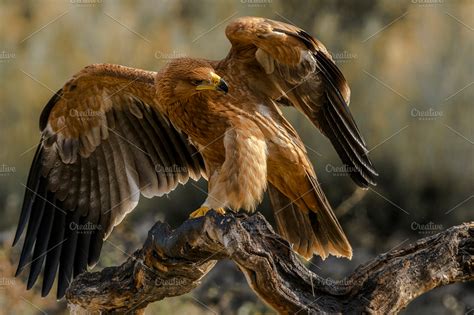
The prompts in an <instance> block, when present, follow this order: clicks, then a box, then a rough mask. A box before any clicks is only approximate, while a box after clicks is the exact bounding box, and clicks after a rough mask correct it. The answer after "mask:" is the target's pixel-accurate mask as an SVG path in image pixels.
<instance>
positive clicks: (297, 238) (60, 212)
mask: <svg viewBox="0 0 474 315" xmlns="http://www.w3.org/2000/svg"><path fill="white" fill-rule="evenodd" d="M225 34H226V36H227V38H228V39H229V41H230V43H231V44H232V47H231V49H230V51H229V53H228V54H227V56H226V57H225V58H224V59H222V60H219V61H211V60H205V59H194V58H177V59H173V60H171V61H170V62H169V63H168V64H167V65H165V66H164V67H163V68H162V69H161V70H160V71H159V72H153V71H146V70H141V69H134V68H129V67H125V66H121V65H113V64H94V65H90V66H87V67H85V68H84V69H82V70H81V71H80V72H78V73H77V74H76V75H74V76H73V77H72V78H71V79H70V80H69V81H67V82H66V83H65V84H64V86H63V87H62V88H61V89H60V90H59V91H58V92H57V93H55V95H54V96H53V97H52V98H51V99H50V101H49V102H48V103H47V104H46V106H45V107H44V109H43V111H42V113H41V116H40V121H39V127H40V130H41V142H40V144H39V145H38V147H37V150H36V153H35V155H34V158H33V162H32V165H31V168H30V172H29V175H28V180H27V183H26V186H25V187H26V189H25V196H24V201H23V206H22V209H21V213H20V218H19V223H18V228H17V231H16V235H15V237H14V241H13V246H14V245H15V244H17V242H18V241H19V239H20V238H21V235H22V234H23V232H24V231H25V229H26V236H25V238H24V243H23V248H22V251H21V254H20V258H19V263H18V269H17V272H16V275H19V274H20V273H21V272H22V271H23V270H25V269H27V267H28V268H29V276H28V281H27V289H31V288H32V287H33V285H34V284H35V282H36V281H37V279H38V276H39V275H40V273H41V271H42V270H43V282H42V290H41V293H42V296H46V295H48V293H49V292H50V290H51V288H52V286H53V282H54V280H55V279H56V277H57V279H58V280H57V281H58V282H57V283H58V285H57V297H58V299H60V298H62V297H63V296H64V294H65V292H66V289H67V288H68V286H69V284H70V282H71V280H72V279H73V278H74V277H76V276H77V275H79V274H81V273H83V272H84V271H86V270H87V268H88V267H92V266H94V265H95V264H96V263H97V261H98V259H99V255H100V251H101V248H102V245H103V242H104V240H105V239H106V238H107V237H108V236H109V234H110V233H111V231H112V229H113V228H114V226H116V225H118V224H119V223H120V222H121V221H122V220H123V219H124V217H125V216H126V215H127V213H129V212H130V211H132V210H133V209H134V208H135V207H136V205H137V203H138V200H139V197H140V195H143V196H145V197H147V198H151V197H154V196H162V195H164V194H167V193H169V192H171V191H172V190H174V189H175V188H176V187H177V186H178V185H179V184H185V183H186V182H188V180H189V179H192V180H195V181H197V180H199V179H200V178H204V179H206V180H207V182H208V194H207V198H206V199H205V200H204V202H203V204H202V206H201V207H200V208H199V209H197V210H196V211H194V212H192V213H191V214H190V217H191V218H197V217H200V216H203V215H205V214H206V213H207V212H208V211H209V210H210V209H213V210H215V211H217V212H218V213H221V214H225V213H226V211H231V210H233V211H239V210H246V211H249V212H251V211H254V210H255V208H256V206H257V205H258V204H259V203H260V202H261V200H262V196H263V195H264V193H265V191H268V194H269V197H270V200H271V204H272V207H273V210H274V215H275V222H276V226H277V230H278V232H279V233H280V234H281V235H282V236H283V237H284V238H285V239H287V240H288V241H289V243H290V244H292V248H293V249H294V251H296V252H297V253H299V254H300V255H302V256H303V257H306V258H310V257H312V256H313V255H315V254H317V255H319V256H321V257H322V258H323V259H324V258H326V257H328V255H334V256H337V257H347V258H349V259H350V258H351V257H352V248H351V246H350V244H349V241H348V240H347V238H346V236H345V234H344V232H343V229H342V227H341V225H340V224H339V222H338V220H337V218H336V216H335V214H334V212H333V210H332V208H331V205H330V204H329V202H328V200H327V199H326V197H325V195H324V192H323V190H322V189H321V186H320V184H319V183H318V180H317V177H316V173H315V170H314V168H313V165H312V163H311V161H310V159H309V158H308V155H307V151H306V148H305V145H304V143H303V142H302V140H301V138H300V137H299V135H298V133H297V132H296V130H295V128H294V127H293V126H292V125H291V124H290V123H289V122H288V120H287V119H285V117H284V116H283V114H282V111H281V107H282V106H291V107H294V108H296V109H297V110H298V111H300V112H301V113H303V115H305V116H306V117H307V118H308V119H309V120H310V121H311V122H312V123H313V124H314V126H316V127H317V128H318V129H319V130H320V131H321V133H322V134H324V135H325V136H326V137H327V138H329V140H330V142H331V143H332V145H333V146H334V148H335V150H336V151H337V153H338V155H339V157H340V158H341V160H342V162H343V163H344V165H345V167H346V169H347V170H348V171H349V174H350V176H351V178H352V179H353V180H354V182H355V183H356V184H357V185H358V186H360V187H363V188H367V187H369V186H370V185H375V184H376V177H377V176H378V174H377V172H376V170H375V169H374V167H373V165H372V163H371V161H370V160H369V158H368V149H367V145H366V142H365V141H364V138H363V137H362V135H361V133H360V131H359V129H358V127H357V125H356V122H355V121H354V118H353V116H352V115H351V112H350V110H349V107H348V106H349V99H350V89H349V86H348V84H347V82H346V80H345V79H344V76H343V74H342V73H341V71H340V70H339V69H338V67H337V66H336V64H335V63H334V61H333V59H332V57H331V55H330V54H329V53H328V51H327V49H326V48H325V47H324V45H323V44H322V43H321V42H320V41H318V40H316V39H315V38H314V37H312V36H310V35H309V34H308V33H307V32H305V31H304V30H302V29H300V28H298V27H296V26H294V25H290V24H286V23H283V22H278V21H273V20H270V19H267V18H261V17H240V18H237V19H235V20H233V21H232V22H231V23H230V24H228V26H227V27H226V30H225Z"/></svg>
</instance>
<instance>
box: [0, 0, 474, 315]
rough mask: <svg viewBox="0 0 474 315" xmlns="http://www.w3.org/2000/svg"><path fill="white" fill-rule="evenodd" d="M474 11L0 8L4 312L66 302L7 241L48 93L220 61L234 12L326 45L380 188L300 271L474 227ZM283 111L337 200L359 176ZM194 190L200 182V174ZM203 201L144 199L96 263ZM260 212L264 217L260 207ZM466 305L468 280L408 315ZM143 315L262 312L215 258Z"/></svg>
mask: <svg viewBox="0 0 474 315" xmlns="http://www.w3.org/2000/svg"><path fill="white" fill-rule="evenodd" d="M473 12H474V2H473V1H472V0H466V1H454V0H453V1H448V0H407V1H389V0H385V1H375V0H374V1H371V0H364V1H342V0H337V1H329V0H315V1H284V0H281V1H279V0H232V1H209V0H201V1H191V0H179V1H171V0H168V1H167V0H163V1H111V0H70V1H33V0H21V1H5V0H3V1H1V2H0V21H1V22H0V25H1V27H0V109H1V115H0V144H1V148H2V149H1V150H0V165H1V166H0V217H1V218H2V219H1V220H0V314H2V313H5V314H11V313H15V314H36V313H41V312H46V313H48V314H60V313H64V310H65V303H64V301H62V302H59V303H58V302H56V301H55V299H54V297H53V296H50V297H48V298H47V299H42V298H40V297H39V296H40V295H39V292H38V291H37V290H34V291H30V292H27V291H26V290H25V285H24V283H22V281H24V278H21V279H14V278H12V274H13V273H14V265H15V264H16V262H17V259H18V252H19V248H15V249H13V250H12V249H11V248H10V244H11V240H12V233H13V232H14V229H15V227H16V223H17V217H18V215H19V207H20V205H21V199H22V194H23V189H24V188H23V185H24V183H25V182H26V177H27V172H28V169H29V165H30V163H31V159H32V156H33V154H34V148H35V146H36V145H37V143H38V140H39V136H40V135H39V131H38V118H39V113H40V111H41V109H42V107H43V106H44V105H45V104H46V102H47V101H48V99H49V98H50V97H51V95H52V93H53V92H54V91H56V90H57V89H59V88H60V87H61V86H62V84H63V83H64V82H65V81H66V80H67V79H68V78H69V77H70V76H71V75H72V74H74V73H75V72H77V71H79V70H80V69H81V68H82V67H84V66H86V65H88V64H91V63H117V64H122V65H127V66H132V67H139V68H144V69H151V70H159V69H160V68H161V67H162V66H163V65H164V64H165V63H166V62H167V61H168V60H169V58H173V57H180V56H194V57H203V58H209V59H220V58H223V57H224V56H225V55H226V53H227V51H228V49H229V47H230V44H229V43H228V42H227V40H226V38H225V35H224V28H225V25H226V24H227V22H228V21H229V20H230V19H231V18H233V17H237V16H243V15H255V16H264V17H269V18H273V19H277V20H281V21H286V22H289V23H293V24H296V25H298V26H300V27H302V28H303V29H305V30H306V31H308V32H309V33H310V34H312V35H314V36H315V37H316V38H318V39H319V40H321V41H322V42H323V43H324V44H325V45H326V47H327V48H328V49H329V51H330V52H332V53H333V56H334V59H335V60H336V62H337V63H338V64H339V66H340V68H341V69H342V72H343V73H344V74H345V76H346V78H347V80H348V81H349V84H350V86H351V89H352V98H351V107H352V112H353V114H354V116H355V117H356V120H357V122H358V124H359V127H360V129H361V131H362V133H363V134H364V135H365V138H366V140H367V142H368V145H369V148H371V157H372V160H373V162H374V164H375V166H376V167H377V169H378V171H379V173H380V180H379V184H378V186H377V187H375V188H374V189H371V190H369V191H367V193H366V194H365V195H363V198H362V200H360V201H359V202H357V203H356V204H355V206H354V207H352V208H349V209H345V210H344V211H342V210H341V216H340V218H341V223H342V225H343V226H344V229H345V230H346V233H347V234H348V237H349V239H350V240H351V243H352V244H353V246H354V249H355V250H354V259H353V260H352V261H351V262H348V261H345V260H337V259H333V258H330V259H328V260H326V261H324V262H322V261H321V260H320V258H319V257H315V258H313V260H312V262H311V263H308V266H309V267H310V268H312V269H313V270H314V271H315V272H318V273H320V274H323V275H325V276H332V277H338V278H340V277H343V276H344V275H345V274H347V273H349V272H350V271H351V270H353V269H354V268H355V267H356V266H357V265H358V264H359V263H362V262H364V261H366V260H367V259H369V258H371V257H373V256H375V255H376V254H377V253H381V252H383V251H387V250H389V249H391V248H393V247H396V246H399V245H401V244H407V243H409V242H412V241H414V240H416V239H417V238H420V237H424V236H426V235H429V234H433V233H436V232H438V231H439V230H442V229H446V228H448V227H450V226H452V225H455V224H459V223H461V222H464V221H468V220H472V219H473V215H472V214H473V212H472V211H473V210H472V208H473V205H474V201H473V199H474V198H473V196H474V195H473V188H474V176H473V175H474V159H473V158H474V154H473V153H474V152H473V142H472V141H473V139H474V123H473V118H474V115H473V114H474V109H473V106H472V105H473V104H472V100H473V86H472V85H473V70H474V68H473V65H474V63H473V58H472V56H473V37H472V35H473V33H472V31H473V30H472V21H473V20H474V19H473ZM287 114H288V115H287V116H288V117H289V119H290V120H291V122H292V123H294V124H295V126H296V127H297V130H298V131H299V133H300V134H301V136H302V137H303V139H304V140H305V143H306V144H307V146H308V152H309V154H310V156H311V158H312V160H313V162H314V164H315V167H316V170H317V171H318V174H319V178H320V180H321V182H322V183H323V188H324V189H325V191H326V193H327V195H328V198H329V199H330V201H331V202H332V204H333V205H334V207H335V208H337V205H339V204H340V203H342V202H343V201H344V200H346V199H347V198H349V197H350V196H351V195H352V194H353V193H354V191H355V189H356V187H355V185H354V184H353V183H352V182H351V180H350V179H349V178H348V177H346V176H341V175H342V174H341V173H340V172H338V171H337V170H338V167H340V165H341V163H340V161H339V159H338V157H337V155H336V153H335V152H334V150H333V149H332V147H331V145H330V143H329V142H328V141H327V140H326V139H325V138H324V137H322V136H321V135H320V134H319V133H318V132H317V131H316V130H315V129H314V128H313V127H312V126H311V124H310V123H308V122H307V121H306V120H305V119H304V118H303V117H302V116H301V115H298V114H297V113H296V112H295V111H292V110H288V111H287ZM198 186H199V187H200V188H201V189H203V190H204V191H205V190H206V183H205V182H199V183H198ZM204 198H205V194H204V193H203V192H202V191H200V190H199V189H196V187H195V186H193V185H188V186H187V187H182V188H179V189H177V190H176V191H175V192H173V193H171V194H170V195H169V196H168V197H164V198H161V199H158V198H155V199H153V200H146V199H144V198H142V200H141V201H142V202H141V203H140V205H139V207H138V209H137V210H136V211H134V212H133V214H131V215H130V216H129V217H128V218H127V219H126V220H125V221H124V223H122V224H121V225H120V226H119V227H118V228H117V229H116V230H115V231H114V233H112V237H111V239H110V242H107V243H105V245H104V250H103V253H102V257H101V262H100V264H99V266H98V267H101V266H107V265H111V264H118V263H120V262H121V261H123V260H124V259H125V257H126V255H127V254H126V253H130V252H132V251H133V250H134V249H135V248H137V247H138V246H139V245H140V244H141V243H142V242H143V241H144V239H145V236H146V233H147V231H148V229H149V228H150V227H151V225H152V224H153V222H155V220H158V219H161V220H166V221H167V222H169V223H170V224H171V225H173V226H177V225H179V224H180V222H182V221H183V220H185V219H186V217H187V216H188V213H189V212H190V211H191V210H193V209H195V208H197V207H198V206H199V205H200V203H201V202H202V201H203V200H204ZM259 210H260V211H262V212H263V213H264V214H266V215H267V217H268V218H269V219H270V220H271V219H272V218H271V212H270V211H269V209H268V202H267V201H265V202H264V203H263V204H262V206H261V207H260V208H259ZM342 212H344V213H342ZM430 222H431V223H432V224H431V225H429V224H430ZM427 225H428V228H424V227H423V226H425V227H426V226H427ZM430 227H431V228H430ZM96 268H97V267H96ZM223 275H225V276H223ZM473 308H474V287H473V285H472V284H457V285H453V286H449V287H446V288H441V289H438V290H435V291H433V292H431V293H429V294H427V295H425V296H423V297H421V298H419V299H418V300H417V301H415V302H414V303H413V304H412V305H410V307H408V309H407V310H406V313H407V314H409V313H414V312H415V311H416V312H417V313H418V314H446V313H450V314H464V313H466V312H467V313H469V312H470V311H472V309H473ZM147 312H148V313H149V314H155V313H163V314H168V313H186V314H208V313H213V312H214V313H215V312H217V313H222V314H263V313H272V311H271V310H269V309H268V308H267V307H266V306H264V305H263V304H262V303H261V302H259V301H258V298H257V297H256V296H255V295H254V294H253V293H252V292H251V291H250V290H249V288H248V286H247V285H246V283H245V279H244V278H243V276H242V275H240V274H239V273H238V271H237V270H236V268H235V266H233V264H232V263H230V262H221V263H219V269H218V270H215V271H214V272H213V273H212V274H210V275H209V276H208V277H206V279H204V283H203V286H202V287H200V288H198V289H196V290H195V291H194V292H192V293H190V294H188V295H186V296H182V297H176V298H171V299H166V300H164V301H162V302H158V303H155V304H153V305H152V306H150V307H149V309H148V311H147Z"/></svg>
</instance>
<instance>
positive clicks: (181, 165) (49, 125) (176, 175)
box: [14, 65, 204, 298]
mask: <svg viewBox="0 0 474 315" xmlns="http://www.w3.org/2000/svg"><path fill="white" fill-rule="evenodd" d="M154 80H155V73H154V72H148V71H144V70H138V69H132V68H127V67H122V66H116V65H93V66H89V67H86V68H85V69H84V70H82V71H81V72H79V73H78V74H76V75H75V76H74V77H73V78H72V79H71V80H69V81H68V82H67V83H66V84H65V85H64V86H63V88H62V89H60V90H59V91H58V92H57V93H56V94H55V95H54V96H53V97H52V98H51V100H50V101H49V102H48V104H47V105H46V107H45V109H44V110H43V112H42V114H41V117H40V127H41V130H42V140H41V143H40V144H39V146H38V149H37V151H36V153H35V156H34V159H33V163H32V166H31V169H30V173H29V175H28V181H27V185H26V187H27V189H26V191H25V197H24V202H23V206H22V210H21V214H20V219H19V223H18V229H17V232H16V234H15V239H14V244H16V243H17V242H18V240H19V238H20V237H21V235H22V234H23V232H24V230H25V228H26V226H27V228H26V236H25V242H24V244H23V248H22V252H21V254H20V261H19V265H18V269H17V275H18V274H19V273H20V272H21V271H22V270H24V269H26V267H27V266H30V274H29V278H28V285H27V286H28V289H30V288H31V287H33V285H34V283H35V282H36V281H37V279H38V277H39V274H40V273H41V269H42V268H43V269H44V276H43V286H42V295H43V296H45V295H47V294H48V293H49V291H50V290H51V288H52V285H53V282H54V279H55V278H56V275H57V277H58V291H57V296H58V298H61V297H62V296H64V294H65V292H66V289H67V288H68V286H69V284H70V282H71V280H72V278H73V277H75V276H77V275H78V274H80V273H81V272H84V271H85V270H86V269H87V266H93V265H94V264H95V263H97V261H98V259H99V254H100V251H101V248H102V245H103V242H104V239H105V238H106V237H107V236H108V235H109V234H110V232H111V231H112V229H113V227H114V226H115V225H117V224H119V223H120V222H121V221H122V220H123V218H124V217H125V215H126V214H127V213H129V212H130V211H132V210H133V208H135V206H136V205H137V203H138V200H139V197H140V194H143V195H144V196H146V197H152V196H158V195H163V194H165V193H168V192H170V191H171V190H173V189H174V188H175V187H176V186H177V185H178V184H179V183H185V182H186V181H187V180H188V178H190V177H191V178H193V179H196V180H197V179H199V177H200V175H201V173H202V172H204V167H203V163H202V157H201V156H200V155H199V154H198V152H197V150H196V149H195V148H194V147H193V146H192V145H191V144H190V143H189V142H188V140H187V136H186V135H185V134H183V133H182V132H180V131H179V130H177V129H175V128H174V127H173V126H172V125H171V124H170V123H169V121H168V120H167V118H166V117H165V116H164V115H163V113H161V112H160V110H159V106H158V104H156V101H155V95H154V94H155V88H154V83H155V82H154ZM176 169H177V170H179V172H176V171H174V170H176ZM157 170H168V171H164V172H158V171H157Z"/></svg>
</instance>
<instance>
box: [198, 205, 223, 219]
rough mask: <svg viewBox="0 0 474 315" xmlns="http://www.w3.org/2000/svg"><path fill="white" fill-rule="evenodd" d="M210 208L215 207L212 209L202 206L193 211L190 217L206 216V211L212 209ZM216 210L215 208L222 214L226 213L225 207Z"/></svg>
mask: <svg viewBox="0 0 474 315" xmlns="http://www.w3.org/2000/svg"><path fill="white" fill-rule="evenodd" d="M210 210H213V209H211V208H209V207H201V208H199V209H197V210H195V211H193V212H192V213H191V214H190V215H189V217H190V218H199V217H202V216H205V215H206V213H207V212H208V211H210ZM214 210H215V211H216V212H217V213H220V214H222V215H224V214H225V210H224V208H217V209H214Z"/></svg>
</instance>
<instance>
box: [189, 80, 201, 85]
mask: <svg viewBox="0 0 474 315" xmlns="http://www.w3.org/2000/svg"><path fill="white" fill-rule="evenodd" d="M203 83H204V80H191V84H192V85H194V86H198V85H201V84H203Z"/></svg>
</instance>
